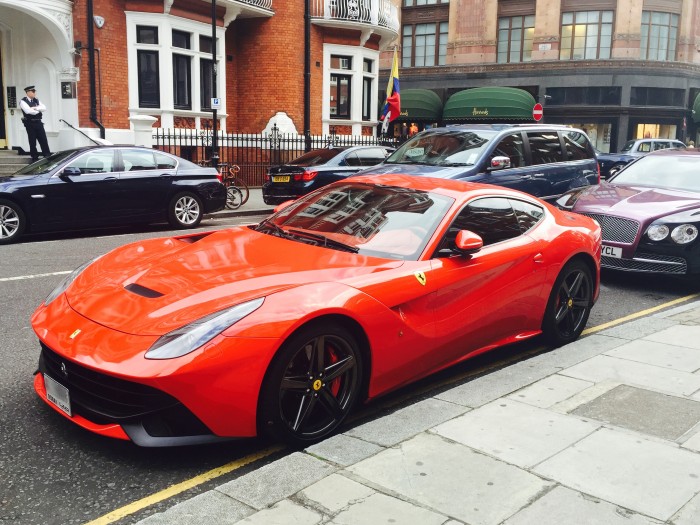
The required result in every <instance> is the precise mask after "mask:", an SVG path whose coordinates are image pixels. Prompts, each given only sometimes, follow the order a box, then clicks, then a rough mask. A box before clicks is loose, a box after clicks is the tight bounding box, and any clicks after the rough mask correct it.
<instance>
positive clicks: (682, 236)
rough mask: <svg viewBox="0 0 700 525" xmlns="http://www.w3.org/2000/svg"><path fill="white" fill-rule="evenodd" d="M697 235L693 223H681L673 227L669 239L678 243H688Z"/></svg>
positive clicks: (696, 229)
mask: <svg viewBox="0 0 700 525" xmlns="http://www.w3.org/2000/svg"><path fill="white" fill-rule="evenodd" d="M697 237H698V228H697V226H695V225H694V224H681V225H680V226H676V227H675V228H673V231H672V232H671V239H673V241H674V242H676V243H678V244H688V243H689V242H693V241H694V240H695V239H696V238H697Z"/></svg>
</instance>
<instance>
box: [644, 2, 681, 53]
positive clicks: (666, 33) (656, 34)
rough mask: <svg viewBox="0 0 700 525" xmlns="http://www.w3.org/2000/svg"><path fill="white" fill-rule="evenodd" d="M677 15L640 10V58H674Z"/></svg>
mask: <svg viewBox="0 0 700 525" xmlns="http://www.w3.org/2000/svg"><path fill="white" fill-rule="evenodd" d="M677 41H678V15H675V14H671V13H657V12H655V11H643V12H642V42H641V52H640V58H642V60H671V61H673V60H676V43H677Z"/></svg>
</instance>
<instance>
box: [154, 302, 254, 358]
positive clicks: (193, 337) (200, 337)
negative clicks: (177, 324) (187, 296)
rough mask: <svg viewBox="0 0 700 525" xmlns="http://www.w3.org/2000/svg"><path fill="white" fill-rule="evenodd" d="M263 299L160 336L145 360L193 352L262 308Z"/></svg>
mask: <svg viewBox="0 0 700 525" xmlns="http://www.w3.org/2000/svg"><path fill="white" fill-rule="evenodd" d="M264 300H265V298H263V297H261V298H259V299H253V300H252V301H248V302H246V303H241V304H237V305H236V306H233V307H231V308H229V309H227V310H222V311H220V312H215V313H213V314H211V315H208V316H206V317H202V318H201V319H197V320H196V321H194V322H193V323H190V324H188V325H185V326H183V327H182V328H178V329H177V330H173V331H172V332H170V333H168V334H165V335H164V336H161V337H160V338H159V339H158V340H157V341H156V342H155V343H153V346H151V348H149V349H148V351H147V352H146V358H147V359H174V358H175V357H181V356H183V355H187V354H189V353H190V352H194V351H195V350H196V349H197V348H199V347H200V346H202V345H204V344H206V343H208V342H209V341H211V340H212V339H214V337H216V336H217V335H219V334H220V333H221V332H223V331H224V330H226V329H227V328H229V327H230V326H231V325H233V324H234V323H236V322H238V321H240V320H241V319H243V318H244V317H245V316H247V315H249V314H251V313H253V312H254V311H255V310H257V309H258V308H260V306H262V304H263V301H264Z"/></svg>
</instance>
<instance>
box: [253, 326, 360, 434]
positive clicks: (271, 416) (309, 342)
mask: <svg viewBox="0 0 700 525" xmlns="http://www.w3.org/2000/svg"><path fill="white" fill-rule="evenodd" d="M319 351H320V352H319ZM329 377H330V378H331V379H330V380H328V378H329ZM362 385H363V368H362V355H361V353H360V349H359V345H358V343H357V340H356V339H355V337H354V336H353V335H352V334H351V333H350V332H349V331H347V330H346V329H345V328H343V327H342V326H338V325H333V324H330V325H321V324H312V325H308V326H306V327H303V328H302V329H301V330H299V331H298V332H296V333H295V334H294V335H292V336H291V337H290V338H289V339H288V340H287V341H286V342H285V343H284V344H283V345H282V347H281V348H280V350H279V351H278V352H277V355H276V356H275V358H274V359H273V361H272V363H271V364H270V367H269V368H268V371H267V373H266V374H265V379H264V381H263V384H262V388H261V391H260V399H259V404H258V430H259V432H260V433H261V434H264V435H268V436H270V437H272V438H273V439H275V440H279V441H283V442H285V443H288V444H290V445H293V446H306V445H309V444H311V443H314V442H316V441H320V440H322V439H324V438H326V437H328V436H330V435H331V434H332V433H333V432H334V431H335V430H336V429H337V428H338V427H339V426H340V425H341V423H342V422H343V421H344V420H345V418H346V417H347V415H348V413H349V412H350V411H351V410H352V407H353V406H354V404H355V402H356V401H357V399H358V398H359V396H360V392H361V391H362V388H363V387H362Z"/></svg>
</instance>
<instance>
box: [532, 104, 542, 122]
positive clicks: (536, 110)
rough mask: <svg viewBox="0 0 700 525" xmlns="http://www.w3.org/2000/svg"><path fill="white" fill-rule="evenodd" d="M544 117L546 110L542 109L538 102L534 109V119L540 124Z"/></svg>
mask: <svg viewBox="0 0 700 525" xmlns="http://www.w3.org/2000/svg"><path fill="white" fill-rule="evenodd" d="M542 115H544V110H543V109H542V104H540V103H539V102H538V103H537V104H535V105H534V106H533V107H532V118H534V119H535V120H536V121H538V122H539V121H540V120H542Z"/></svg>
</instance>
